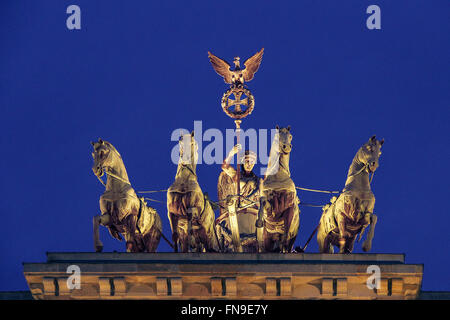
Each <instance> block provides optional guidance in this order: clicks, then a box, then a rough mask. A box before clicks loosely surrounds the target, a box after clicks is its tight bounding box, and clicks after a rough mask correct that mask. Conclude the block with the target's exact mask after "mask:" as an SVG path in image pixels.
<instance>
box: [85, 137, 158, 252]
mask: <svg viewBox="0 0 450 320" xmlns="http://www.w3.org/2000/svg"><path fill="white" fill-rule="evenodd" d="M91 144H92V146H93V147H94V152H93V153H92V157H93V158H94V165H93V167H92V170H93V171H94V174H95V175H96V176H97V178H98V179H99V180H100V181H101V182H102V184H103V185H105V184H104V182H103V180H101V177H102V176H103V174H104V173H106V175H107V181H106V185H105V187H106V190H105V192H104V193H103V194H102V195H101V197H100V211H101V215H98V216H95V217H94V219H93V223H94V248H95V251H97V252H101V251H102V250H103V244H102V242H101V241H100V239H99V232H98V228H99V224H101V225H103V226H106V227H107V228H108V230H109V233H110V234H111V236H112V237H113V238H116V239H117V240H120V241H122V240H123V239H122V237H121V234H122V235H123V236H124V238H125V240H126V249H127V252H155V251H156V249H157V247H158V244H159V240H160V237H161V230H162V224H161V219H160V217H159V215H158V213H157V212H156V210H155V209H153V208H151V207H148V206H147V204H146V203H145V201H144V200H143V199H140V198H138V197H137V196H136V193H135V192H134V189H133V188H132V187H131V184H130V181H129V180H128V175H127V171H126V170H125V166H124V164H123V161H122V157H121V156H120V154H119V152H118V151H117V150H116V148H114V147H113V145H112V144H111V143H109V142H107V141H103V140H101V139H99V140H98V142H95V143H94V142H91Z"/></svg>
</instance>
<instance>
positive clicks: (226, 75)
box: [208, 51, 232, 83]
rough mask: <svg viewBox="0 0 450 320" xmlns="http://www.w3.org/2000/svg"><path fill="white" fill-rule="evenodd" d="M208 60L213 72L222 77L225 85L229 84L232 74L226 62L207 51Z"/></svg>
mask: <svg viewBox="0 0 450 320" xmlns="http://www.w3.org/2000/svg"><path fill="white" fill-rule="evenodd" d="M208 58H209V61H211V64H212V66H213V68H214V70H215V71H216V72H217V74H218V75H220V76H222V77H223V80H224V81H225V82H226V83H231V76H232V73H231V71H230V65H229V64H228V62H226V61H225V60H222V59H220V58H219V57H216V56H215V55H213V54H212V53H211V52H209V51H208Z"/></svg>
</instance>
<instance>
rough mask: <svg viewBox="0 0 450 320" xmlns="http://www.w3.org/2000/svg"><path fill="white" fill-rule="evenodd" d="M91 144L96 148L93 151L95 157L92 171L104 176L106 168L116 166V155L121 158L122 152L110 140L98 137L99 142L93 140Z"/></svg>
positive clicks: (98, 175)
mask: <svg viewBox="0 0 450 320" xmlns="http://www.w3.org/2000/svg"><path fill="white" fill-rule="evenodd" d="M91 144H92V147H93V148H94V152H92V158H93V159H94V164H93V166H92V171H93V172H94V174H95V175H96V176H97V177H99V178H100V177H102V176H103V173H104V168H113V167H115V166H116V164H117V163H116V162H117V157H115V156H114V155H117V156H118V157H119V158H120V154H119V152H118V151H117V150H116V149H115V148H114V147H113V145H112V144H111V143H109V142H108V141H104V140H102V139H98V141H97V142H91Z"/></svg>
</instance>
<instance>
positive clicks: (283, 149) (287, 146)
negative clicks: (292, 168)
mask: <svg viewBox="0 0 450 320" xmlns="http://www.w3.org/2000/svg"><path fill="white" fill-rule="evenodd" d="M276 129H277V130H278V147H279V149H278V152H279V153H280V154H289V153H290V152H291V151H292V143H291V142H292V134H291V126H287V127H286V128H280V127H278V126H276Z"/></svg>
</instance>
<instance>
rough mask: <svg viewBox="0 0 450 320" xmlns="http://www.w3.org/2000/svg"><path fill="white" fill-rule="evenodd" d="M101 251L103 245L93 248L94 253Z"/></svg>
mask: <svg viewBox="0 0 450 320" xmlns="http://www.w3.org/2000/svg"><path fill="white" fill-rule="evenodd" d="M102 251H103V245H97V246H95V252H102Z"/></svg>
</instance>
